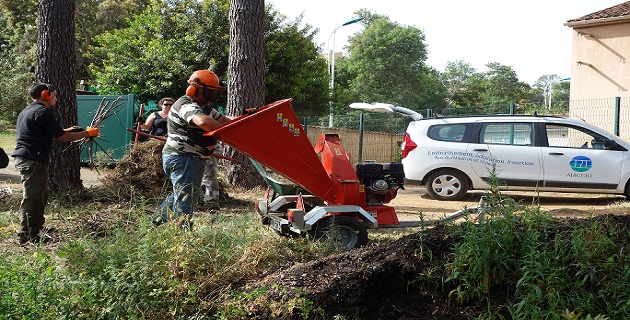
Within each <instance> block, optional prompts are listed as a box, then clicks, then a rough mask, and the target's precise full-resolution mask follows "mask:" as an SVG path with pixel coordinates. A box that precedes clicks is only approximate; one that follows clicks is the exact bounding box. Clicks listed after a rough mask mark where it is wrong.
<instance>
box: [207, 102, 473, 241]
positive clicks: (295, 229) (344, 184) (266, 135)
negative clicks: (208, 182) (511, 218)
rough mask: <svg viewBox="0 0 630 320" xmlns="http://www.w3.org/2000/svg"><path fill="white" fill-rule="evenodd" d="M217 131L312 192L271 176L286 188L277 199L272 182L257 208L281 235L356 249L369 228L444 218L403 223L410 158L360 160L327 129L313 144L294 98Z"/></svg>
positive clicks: (412, 224) (276, 187)
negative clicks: (400, 196)
mask: <svg viewBox="0 0 630 320" xmlns="http://www.w3.org/2000/svg"><path fill="white" fill-rule="evenodd" d="M209 134H211V135H212V136H214V137H216V138H217V139H219V140H220V141H222V142H224V143H226V144H228V145H230V146H232V147H234V148H235V149H237V150H238V151H240V152H241V153H243V154H244V155H246V156H248V157H250V158H251V159H253V160H255V163H259V164H262V165H264V166H266V167H267V168H269V169H271V170H273V172H275V173H277V174H279V175H281V176H283V177H285V178H286V179H288V180H290V181H291V182H292V183H295V185H296V186H298V187H299V188H295V189H303V190H305V191H306V192H300V193H298V194H282V192H281V191H279V190H282V185H281V182H276V181H275V180H273V179H266V180H267V183H268V184H270V186H272V187H274V190H276V191H278V192H277V193H276V195H275V196H274V197H270V194H269V193H270V192H269V188H268V189H267V193H266V194H265V197H264V198H260V199H257V200H256V210H257V211H258V213H259V214H260V215H261V217H262V219H261V220H262V222H263V224H267V225H269V226H271V227H272V228H273V229H274V230H276V231H277V232H279V233H280V234H283V235H306V234H310V235H311V236H313V237H315V238H320V237H328V238H331V237H332V235H333V234H334V235H335V236H334V237H335V238H334V239H332V240H334V241H336V243H338V244H339V245H340V247H341V248H342V249H352V248H355V247H360V246H362V245H365V244H366V243H367V241H368V234H367V230H368V229H377V228H391V227H417V226H420V225H421V224H424V225H427V224H430V223H434V222H436V221H399V220H398V217H397V216H396V211H395V209H394V208H393V207H391V206H388V205H387V204H388V203H389V202H390V201H391V200H392V199H394V198H395V197H396V194H397V192H398V189H403V188H404V186H403V183H404V173H403V168H402V164H401V163H393V162H392V163H375V162H364V163H356V164H354V165H353V164H352V163H351V162H350V159H349V156H348V155H347V154H346V152H345V151H344V148H343V146H342V145H341V143H340V139H339V136H338V135H337V134H322V135H321V136H320V137H319V140H318V141H317V143H316V144H315V145H314V146H313V145H311V142H310V141H309V139H308V137H307V135H306V132H305V131H304V128H303V127H302V125H301V124H300V122H299V121H298V119H297V116H296V115H295V113H294V112H293V109H292V108H291V99H286V100H280V101H277V102H274V103H271V104H269V105H266V106H263V107H260V108H259V109H258V111H257V112H256V113H254V114H252V115H243V116H241V117H238V118H236V119H234V120H232V121H230V122H229V123H227V124H225V125H224V126H223V127H221V128H219V129H217V130H215V131H213V132H211V133H209ZM259 168H260V167H259ZM259 171H260V170H259ZM274 184H276V185H274ZM463 214H465V210H460V211H458V212H456V213H454V214H451V215H449V216H448V217H445V218H448V219H454V218H456V217H459V216H462V215H463ZM439 220H440V221H442V220H444V218H443V219H439ZM332 230H334V232H332Z"/></svg>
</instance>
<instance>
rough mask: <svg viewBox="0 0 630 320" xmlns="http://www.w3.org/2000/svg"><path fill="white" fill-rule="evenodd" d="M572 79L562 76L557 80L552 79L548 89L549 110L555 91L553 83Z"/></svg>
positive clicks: (548, 109)
mask: <svg viewBox="0 0 630 320" xmlns="http://www.w3.org/2000/svg"><path fill="white" fill-rule="evenodd" d="M569 80H571V78H562V79H560V80H556V81H552V82H550V83H549V85H548V86H549V90H547V91H548V92H549V100H548V101H547V102H548V103H549V104H548V106H547V111H551V94H552V93H553V85H554V84H556V83H558V82H562V81H569Z"/></svg>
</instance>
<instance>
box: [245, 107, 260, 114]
mask: <svg viewBox="0 0 630 320" xmlns="http://www.w3.org/2000/svg"><path fill="white" fill-rule="evenodd" d="M256 112H258V108H247V109H245V110H244V111H243V114H247V115H252V114H254V113H256Z"/></svg>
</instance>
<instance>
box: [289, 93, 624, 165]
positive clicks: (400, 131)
mask: <svg viewBox="0 0 630 320" xmlns="http://www.w3.org/2000/svg"><path fill="white" fill-rule="evenodd" d="M564 105H565V106H566V105H567V103H566V101H565V103H564ZM568 105H569V111H568V112H566V111H563V110H547V108H537V109H536V108H534V109H531V110H533V111H537V112H538V110H539V109H540V110H543V111H545V112H539V113H540V114H542V113H546V114H557V115H561V116H567V117H569V118H574V119H581V120H583V121H585V122H588V123H590V124H592V125H595V126H597V127H599V128H602V129H604V130H606V131H608V132H610V133H612V134H615V135H617V136H619V137H621V138H622V139H625V140H630V97H615V98H606V99H585V100H571V101H569V102H568ZM528 110H529V109H528ZM565 110H566V109H565ZM417 111H418V113H420V114H422V116H423V117H425V118H433V117H449V116H450V117H452V116H475V115H494V114H526V113H528V112H527V111H526V110H524V108H522V107H521V106H519V105H518V104H514V103H512V104H509V105H495V106H471V107H457V108H448V107H444V108H433V109H423V110H417ZM533 111H532V112H533ZM532 112H530V113H532ZM300 120H301V121H302V125H303V126H304V128H305V129H306V131H307V134H308V136H309V139H311V142H313V143H315V142H316V141H317V139H318V138H319V135H320V134H322V133H337V134H339V136H340V138H341V139H342V143H343V145H344V148H345V149H346V150H345V151H346V152H348V153H350V154H351V156H352V157H353V159H354V161H355V162H357V161H365V160H375V161H377V162H390V161H393V162H398V161H400V144H401V143H402V141H403V140H404V134H405V131H406V129H407V126H408V125H409V122H410V121H412V119H411V118H409V117H403V116H401V115H399V114H387V113H371V112H355V111H353V112H351V113H348V114H345V115H334V116H333V127H332V128H330V127H328V124H329V117H328V116H322V117H302V118H301V119H300Z"/></svg>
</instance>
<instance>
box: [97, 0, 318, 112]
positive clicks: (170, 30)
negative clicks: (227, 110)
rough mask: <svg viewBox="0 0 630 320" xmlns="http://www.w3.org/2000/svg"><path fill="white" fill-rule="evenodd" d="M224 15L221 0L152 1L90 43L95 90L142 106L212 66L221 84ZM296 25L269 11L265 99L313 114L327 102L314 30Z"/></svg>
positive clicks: (176, 94)
mask: <svg viewBox="0 0 630 320" xmlns="http://www.w3.org/2000/svg"><path fill="white" fill-rule="evenodd" d="M228 9H229V1H227V0H219V1H210V0H206V1H199V2H194V3H191V2H190V1H185V0H178V1H168V2H165V1H160V0H153V1H151V3H150V5H149V6H147V7H146V9H145V10H144V11H143V12H142V13H140V14H137V15H134V16H133V17H132V18H131V20H130V24H129V26H128V27H125V28H119V29H115V30H112V31H110V32H105V33H103V34H102V35H100V36H99V37H97V38H96V39H97V42H96V44H95V45H94V46H93V47H92V50H93V51H94V57H93V58H92V61H94V63H93V64H92V66H91V71H92V72H93V74H94V77H95V79H94V83H93V85H95V86H96V87H97V89H98V91H99V92H101V93H121V92H124V93H128V92H131V93H134V94H136V95H138V97H139V100H141V101H145V100H157V99H159V98H161V97H162V96H173V97H179V96H181V95H182V94H183V92H184V89H185V87H186V85H187V84H186V80H188V77H189V76H190V74H191V73H192V72H193V71H194V70H198V69H205V68H211V69H213V70H214V71H215V72H216V73H217V74H218V75H219V77H220V78H221V79H222V81H223V82H224V83H227V79H228V75H227V74H226V70H227V61H228V51H229V24H228V22H229V20H228ZM300 24H301V21H300V20H299V19H296V20H295V21H287V20H286V17H284V16H282V15H281V14H280V13H278V12H277V11H275V10H274V9H273V7H268V9H267V17H266V21H265V30H266V33H265V46H266V47H265V53H266V78H267V79H266V89H267V90H266V100H267V101H269V102H272V101H276V100H280V99H284V98H294V105H295V106H296V107H297V109H303V110H305V111H306V112H309V113H311V114H317V113H321V112H323V109H322V107H323V105H324V103H325V101H326V100H325V98H326V96H327V90H326V83H327V81H328V77H327V75H326V63H325V61H324V60H323V59H322V58H321V57H320V56H319V55H318V53H317V47H316V46H315V44H314V43H313V39H314V36H315V32H314V31H313V29H312V27H311V26H309V25H306V26H305V27H303V28H300ZM129 61H134V63H133V64H130V63H129ZM221 99H222V100H220V101H219V102H218V104H219V105H225V99H226V95H224V96H223V97H222V98H221Z"/></svg>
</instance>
